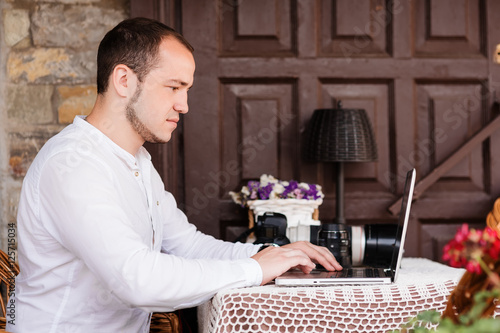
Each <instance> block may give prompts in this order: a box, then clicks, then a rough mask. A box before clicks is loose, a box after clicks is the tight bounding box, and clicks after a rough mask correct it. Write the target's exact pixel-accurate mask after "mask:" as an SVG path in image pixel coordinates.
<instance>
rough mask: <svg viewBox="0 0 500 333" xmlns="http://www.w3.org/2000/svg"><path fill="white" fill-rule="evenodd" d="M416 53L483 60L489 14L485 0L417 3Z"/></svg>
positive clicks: (442, 0) (425, 1)
mask: <svg viewBox="0 0 500 333" xmlns="http://www.w3.org/2000/svg"><path fill="white" fill-rule="evenodd" d="M414 3H415V11H414V13H415V14H414V15H415V18H414V20H415V23H416V24H415V54H416V55H417V56H424V57H429V56H438V57H450V58H460V57H484V56H485V55H486V53H485V47H486V44H485V42H486V36H485V35H484V32H485V31H486V26H485V25H486V20H485V17H486V13H485V9H486V7H485V2H484V1H483V0H421V1H415V2H414Z"/></svg>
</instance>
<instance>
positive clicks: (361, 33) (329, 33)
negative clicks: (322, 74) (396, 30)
mask: <svg viewBox="0 0 500 333" xmlns="http://www.w3.org/2000/svg"><path fill="white" fill-rule="evenodd" d="M389 2H390V1H387V3H389ZM388 8H390V9H391V10H392V7H388V5H387V4H386V1H384V0H372V1H365V0H322V1H321V2H320V7H319V14H318V19H319V24H318V28H319V29H320V30H319V33H318V45H319V47H320V48H319V54H320V55H322V56H334V57H351V56H352V57H366V56H388V54H389V53H390V52H391V39H390V38H389V37H388V36H389V35H390V31H391V26H392V25H391V22H392V20H391V15H387V14H386V13H390V12H389V11H386V9H388Z"/></svg>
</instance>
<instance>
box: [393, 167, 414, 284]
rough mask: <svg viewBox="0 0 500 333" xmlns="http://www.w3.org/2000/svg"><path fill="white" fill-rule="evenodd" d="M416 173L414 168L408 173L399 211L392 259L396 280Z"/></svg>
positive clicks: (394, 278)
mask: <svg viewBox="0 0 500 333" xmlns="http://www.w3.org/2000/svg"><path fill="white" fill-rule="evenodd" d="M415 173H416V172H415V169H412V170H410V171H408V173H407V174H406V181H405V186H404V190H403V197H402V201H401V210H400V212H399V220H398V229H397V232H396V240H395V243H394V251H393V252H392V260H391V271H392V276H393V280H396V274H397V270H396V268H397V267H398V266H399V265H400V264H401V259H402V257H403V252H404V249H400V247H401V244H404V242H405V237H406V229H407V226H408V219H409V218H410V207H411V202H412V199H413V189H414V186H415ZM403 246H404V245H403Z"/></svg>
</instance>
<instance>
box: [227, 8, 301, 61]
mask: <svg viewBox="0 0 500 333" xmlns="http://www.w3.org/2000/svg"><path fill="white" fill-rule="evenodd" d="M218 1H219V8H220V10H219V17H220V21H219V26H220V37H221V43H220V53H221V55H222V56H257V57H268V56H276V55H285V56H292V55H294V54H295V53H296V50H297V43H296V24H297V16H296V7H297V4H296V1H295V0H252V1H227V0H218Z"/></svg>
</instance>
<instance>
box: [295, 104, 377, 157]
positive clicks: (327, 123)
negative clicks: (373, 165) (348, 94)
mask: <svg viewBox="0 0 500 333" xmlns="http://www.w3.org/2000/svg"><path fill="white" fill-rule="evenodd" d="M305 136H306V137H305V139H306V140H305V142H306V143H305V149H304V158H305V159H307V160H311V161H316V162H370V161H376V160H377V144H376V142H375V138H374V134H373V129H372V126H371V123H370V120H369V119H368V116H367V114H366V111H365V110H363V109H342V108H341V104H340V102H339V106H338V108H337V109H318V110H315V111H314V113H313V116H312V118H311V120H310V122H309V124H308V127H307V130H306V133H305Z"/></svg>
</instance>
